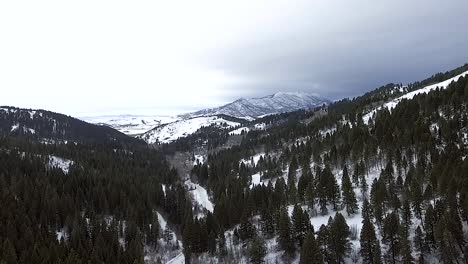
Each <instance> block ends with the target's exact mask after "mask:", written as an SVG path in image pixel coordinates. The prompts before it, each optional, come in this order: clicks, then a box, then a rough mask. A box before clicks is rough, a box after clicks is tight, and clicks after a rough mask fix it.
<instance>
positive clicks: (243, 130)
mask: <svg viewBox="0 0 468 264" xmlns="http://www.w3.org/2000/svg"><path fill="white" fill-rule="evenodd" d="M249 131H250V128H248V127H240V128H238V129H236V130H233V131H231V132H229V135H230V136H232V135H241V134H242V132H244V133H247V132H249Z"/></svg>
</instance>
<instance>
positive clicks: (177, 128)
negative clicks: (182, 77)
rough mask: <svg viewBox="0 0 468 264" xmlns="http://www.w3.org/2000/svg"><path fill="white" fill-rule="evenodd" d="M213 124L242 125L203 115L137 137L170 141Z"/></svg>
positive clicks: (154, 141)
mask: <svg viewBox="0 0 468 264" xmlns="http://www.w3.org/2000/svg"><path fill="white" fill-rule="evenodd" d="M211 125H216V126H218V127H226V128H233V127H236V126H238V125H240V123H237V122H233V121H229V120H226V119H223V118H220V117H217V116H202V117H196V118H191V119H184V120H179V121H175V122H172V123H169V124H165V125H162V126H159V127H157V128H155V129H153V130H150V131H148V132H146V133H144V134H142V135H140V136H137V137H138V138H141V139H143V140H145V141H146V142H147V143H149V144H154V143H156V142H160V143H170V142H172V141H175V140H177V139H178V138H182V137H186V136H189V135H191V134H193V133H195V132H196V131H197V130H198V129H200V128H202V127H208V126H211Z"/></svg>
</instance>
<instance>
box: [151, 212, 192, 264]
mask: <svg viewBox="0 0 468 264" xmlns="http://www.w3.org/2000/svg"><path fill="white" fill-rule="evenodd" d="M156 214H157V216H158V223H159V227H160V237H161V238H160V239H159V241H158V246H157V248H156V250H155V249H154V248H153V247H150V246H148V245H147V246H145V257H144V260H145V263H180V262H173V261H175V260H177V259H178V258H180V256H182V257H183V256H184V255H183V253H182V248H183V247H182V242H181V241H180V240H179V239H178V237H177V234H176V233H175V232H174V231H173V230H171V229H170V228H169V226H168V224H167V221H166V219H165V218H164V216H163V215H162V214H161V213H160V212H158V211H156ZM166 230H167V233H166ZM166 234H169V236H171V239H170V240H166V238H165V235H166ZM181 263H183V262H181Z"/></svg>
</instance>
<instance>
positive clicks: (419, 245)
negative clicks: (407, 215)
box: [414, 226, 428, 263]
mask: <svg viewBox="0 0 468 264" xmlns="http://www.w3.org/2000/svg"><path fill="white" fill-rule="evenodd" d="M414 246H415V248H416V250H417V251H418V252H419V259H418V263H424V255H425V254H426V253H427V249H428V248H427V244H426V242H425V241H424V234H423V232H422V229H421V227H420V226H418V227H417V228H416V230H415V231H414Z"/></svg>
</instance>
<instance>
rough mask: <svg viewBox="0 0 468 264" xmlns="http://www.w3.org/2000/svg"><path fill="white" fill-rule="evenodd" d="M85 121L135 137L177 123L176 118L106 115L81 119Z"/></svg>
mask: <svg viewBox="0 0 468 264" xmlns="http://www.w3.org/2000/svg"><path fill="white" fill-rule="evenodd" d="M80 119H81V120H83V121H86V122H88V123H92V124H97V125H106V126H109V127H112V128H113V129H116V130H118V131H120V132H122V133H124V134H127V135H130V136H135V135H139V134H143V133H145V132H147V131H149V130H151V129H153V128H155V127H158V126H160V125H163V124H167V123H171V122H174V121H176V120H177V119H178V118H177V117H175V116H163V115H161V116H158V115H104V116H88V117H81V118H80Z"/></svg>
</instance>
